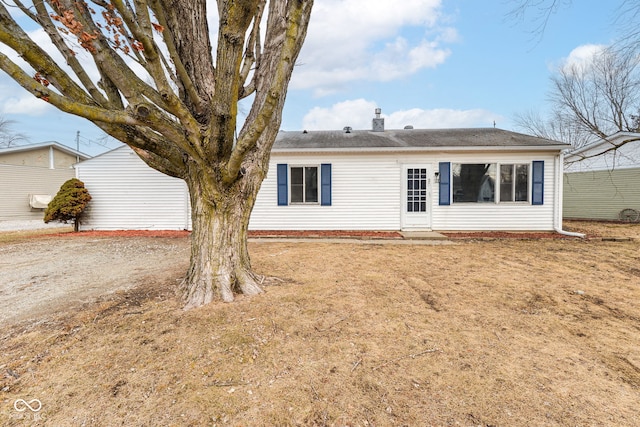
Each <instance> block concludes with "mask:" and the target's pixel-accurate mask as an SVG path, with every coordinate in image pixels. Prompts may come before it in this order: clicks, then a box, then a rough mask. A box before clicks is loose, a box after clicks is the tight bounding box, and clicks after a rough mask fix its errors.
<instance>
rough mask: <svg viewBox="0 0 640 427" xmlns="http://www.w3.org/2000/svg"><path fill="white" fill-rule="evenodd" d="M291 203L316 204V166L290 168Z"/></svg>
mask: <svg viewBox="0 0 640 427" xmlns="http://www.w3.org/2000/svg"><path fill="white" fill-rule="evenodd" d="M291 203H318V167H317V166H291Z"/></svg>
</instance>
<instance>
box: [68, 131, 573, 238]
mask: <svg viewBox="0 0 640 427" xmlns="http://www.w3.org/2000/svg"><path fill="white" fill-rule="evenodd" d="M382 120H383V119H380V118H377V119H374V120H373V124H374V126H373V129H374V130H370V131H368V130H351V129H349V128H345V130H342V131H309V132H307V131H300V132H284V131H281V132H280V133H279V135H278V137H277V140H276V143H275V145H274V148H273V151H272V155H271V160H270V166H269V172H268V175H267V177H266V179H265V180H264V182H263V184H262V187H261V189H260V192H259V194H258V198H257V200H256V204H255V208H254V210H253V213H252V216H251V222H250V225H249V229H250V230H379V231H384V230H395V231H398V230H439V231H445V230H449V231H450V230H513V231H517V230H520V231H523V230H526V231H553V230H557V231H559V230H561V229H562V174H563V154H562V152H563V150H565V149H567V148H568V145H566V144H563V143H559V142H557V141H550V140H546V139H541V138H536V137H532V136H528V135H523V134H519V133H514V132H510V131H505V130H500V129H495V128H481V129H428V130H418V129H402V130H384V128H383V122H382V123H381V121H382ZM76 168H77V176H78V178H79V179H80V180H82V181H84V183H85V185H86V187H87V188H88V190H89V192H90V193H91V195H92V197H93V199H92V201H91V203H90V204H89V209H88V211H87V216H86V218H85V220H84V223H83V224H82V225H81V229H82V230H114V229H148V230H153V229H164V230H166V229H173V230H178V229H190V228H191V220H190V211H189V196H188V192H187V188H186V185H185V184H184V183H183V182H182V181H181V180H178V179H175V178H170V177H168V176H165V175H163V174H161V173H159V172H157V171H155V170H153V169H151V168H149V167H148V166H147V165H146V164H144V163H143V162H142V161H141V160H140V159H139V158H138V157H137V156H136V155H135V154H134V153H133V151H132V150H131V149H130V148H128V147H127V146H123V147H120V148H117V149H115V150H113V151H110V152H108V153H105V154H103V155H100V156H97V157H94V158H92V159H90V160H87V161H84V162H81V163H79V164H78V165H76Z"/></svg>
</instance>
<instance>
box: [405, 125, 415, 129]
mask: <svg viewBox="0 0 640 427" xmlns="http://www.w3.org/2000/svg"><path fill="white" fill-rule="evenodd" d="M404 128H405V129H413V126H412V125H406V126H405V127H404Z"/></svg>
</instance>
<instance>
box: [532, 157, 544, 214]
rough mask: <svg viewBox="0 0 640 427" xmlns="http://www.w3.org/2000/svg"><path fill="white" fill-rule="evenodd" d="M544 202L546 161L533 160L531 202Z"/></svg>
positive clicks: (533, 203)
mask: <svg viewBox="0 0 640 427" xmlns="http://www.w3.org/2000/svg"><path fill="white" fill-rule="evenodd" d="M543 203H544V161H543V160H535V161H534V162H533V173H532V175H531V204H532V205H542V204H543Z"/></svg>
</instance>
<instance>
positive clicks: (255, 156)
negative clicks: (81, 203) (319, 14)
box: [0, 0, 313, 308]
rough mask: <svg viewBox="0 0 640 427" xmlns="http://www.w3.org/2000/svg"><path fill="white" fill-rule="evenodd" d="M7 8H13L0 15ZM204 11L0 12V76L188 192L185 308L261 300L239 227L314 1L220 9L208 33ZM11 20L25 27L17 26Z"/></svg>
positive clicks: (138, 2) (115, 0)
mask: <svg viewBox="0 0 640 427" xmlns="http://www.w3.org/2000/svg"><path fill="white" fill-rule="evenodd" d="M9 1H12V2H13V5H14V6H15V7H11V8H8V7H7V6H5V4H7V3H8V2H9ZM213 4H214V3H213V2H211V1H206V0H134V1H132V2H129V1H123V0H91V1H89V2H76V1H73V0H33V1H32V2H30V3H25V2H23V1H22V0H5V2H4V3H0V43H2V44H4V45H5V46H6V47H8V48H10V49H11V50H12V51H13V52H14V53H15V58H14V59H12V58H10V57H9V56H8V55H6V54H2V53H0V69H2V70H4V71H5V72H6V73H7V74H8V75H9V76H11V77H12V78H13V79H14V80H16V81H17V82H18V83H19V84H20V85H21V86H22V87H23V88H24V89H26V90H27V91H29V92H30V93H31V94H33V95H34V96H36V97H38V98H40V99H42V101H43V102H48V103H50V104H52V105H53V106H55V107H57V108H58V109H60V110H62V111H65V112H67V113H70V114H75V115H77V116H81V117H84V118H86V119H88V120H90V121H92V122H93V123H95V124H96V125H97V126H98V127H100V128H101V129H102V130H103V131H105V132H106V133H107V134H109V135H111V136H112V137H114V138H116V139H118V140H120V141H122V142H124V143H126V144H128V145H129V146H130V147H131V148H132V149H133V150H134V151H135V152H136V153H137V154H138V156H140V158H141V159H142V160H143V161H145V162H146V163H147V164H148V165H150V166H151V167H153V168H155V169H157V170H159V171H160V172H163V173H165V174H167V175H170V176H174V177H178V178H181V179H183V180H184V181H185V182H186V183H187V186H188V188H189V193H190V197H191V217H192V223H193V232H192V235H191V242H192V244H191V263H190V267H189V270H188V272H187V275H186V277H185V279H184V282H183V290H184V297H185V304H186V308H191V307H196V306H200V305H203V304H206V303H208V302H210V301H213V300H215V299H219V298H221V299H222V300H224V301H231V300H233V299H234V294H236V293H244V294H249V295H251V294H257V293H260V292H262V289H261V287H260V285H259V283H260V281H261V280H260V279H261V278H260V277H258V275H257V274H255V273H254V272H253V271H252V268H251V264H250V259H249V253H248V250H247V227H248V222H249V217H250V214H251V210H252V208H253V205H254V202H255V199H256V195H257V193H258V190H259V188H260V185H261V183H262V180H263V179H264V177H265V175H266V173H267V168H268V163H269V157H270V151H271V147H272V146H273V142H274V140H275V137H276V134H277V132H278V129H279V126H280V123H281V120H282V118H281V116H282V107H283V104H284V101H285V95H286V91H287V87H288V83H289V81H290V78H291V73H292V71H293V68H294V64H295V61H296V58H297V56H298V54H299V52H300V49H301V47H302V44H303V41H304V38H305V35H306V31H307V26H308V22H309V17H310V14H311V8H312V6H313V0H270V1H269V2H267V0H217V2H216V3H215V4H216V6H217V16H218V20H217V23H216V22H211V23H210V22H209V19H208V11H207V6H208V5H213ZM9 9H11V10H9ZM20 12H21V13H22V14H23V15H24V16H26V17H27V18H30V20H31V23H30V24H29V23H27V22H25V18H24V17H20V19H18V18H17V16H18V14H19V13H20ZM26 25H29V26H33V25H37V26H39V27H41V29H42V30H44V32H45V33H46V34H47V35H48V36H49V39H50V40H51V44H52V46H55V49H56V50H57V55H58V56H59V57H60V58H62V59H60V60H58V61H56V60H55V59H54V57H53V56H52V54H50V51H48V50H47V49H48V48H45V47H43V46H42V45H41V43H37V42H36V41H34V40H33V39H32V38H31V37H30V35H29V34H28V33H27V32H26V31H25V29H23V28H22V27H21V26H25V28H26ZM265 27H266V28H265ZM212 32H213V33H217V39H216V45H215V46H213V47H212V40H213V39H212V38H211V37H210V34H211V33H212ZM214 48H215V49H216V50H215V53H214V52H213V49H214ZM18 58H20V59H18ZM247 98H249V99H248V100H249V101H251V102H252V104H251V107H250V109H249V112H248V114H247V117H246V119H245V120H244V123H241V124H239V123H238V102H239V101H240V100H242V99H247Z"/></svg>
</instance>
